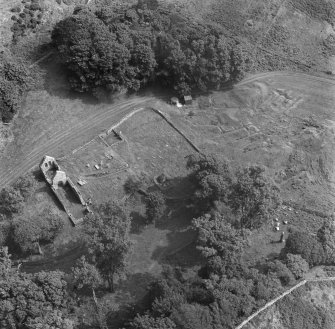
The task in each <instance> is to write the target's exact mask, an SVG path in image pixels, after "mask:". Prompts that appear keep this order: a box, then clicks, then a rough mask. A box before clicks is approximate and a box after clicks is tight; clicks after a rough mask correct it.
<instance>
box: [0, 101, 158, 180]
mask: <svg viewBox="0 0 335 329" xmlns="http://www.w3.org/2000/svg"><path fill="white" fill-rule="evenodd" d="M152 99H153V98H151V97H141V98H135V99H131V100H127V101H122V102H120V103H118V104H116V105H113V106H111V107H110V108H109V110H108V111H107V112H104V113H99V114H95V115H91V116H89V117H87V118H86V119H85V120H83V121H82V122H79V123H78V124H77V125H75V126H73V127H72V128H71V129H67V130H60V131H56V132H54V133H53V134H52V135H51V136H50V137H49V138H48V140H46V141H44V142H43V143H41V144H40V145H39V146H38V147H36V148H34V149H33V150H31V152H29V153H28V154H22V156H21V157H20V158H13V159H10V162H11V163H2V164H0V168H1V173H0V187H4V186H6V185H8V184H10V183H12V182H13V181H15V180H16V179H17V178H18V177H19V176H21V175H22V174H24V173H25V172H27V171H29V170H30V169H31V168H33V167H34V166H36V165H37V164H38V163H39V161H40V160H41V158H42V157H43V155H45V154H46V153H49V154H53V155H56V156H59V155H60V154H59V153H58V152H59V150H60V148H61V147H64V146H66V143H67V141H68V140H73V139H75V138H78V137H80V136H83V138H87V136H89V135H92V133H95V132H97V131H99V127H101V126H102V125H103V124H104V125H105V124H106V122H108V123H109V122H110V125H112V124H113V123H115V122H117V121H118V120H120V119H122V118H123V117H124V116H125V115H127V114H128V113H129V112H130V111H132V110H133V109H134V107H135V106H140V105H141V104H143V103H145V102H148V101H150V100H152ZM57 151H58V152H57ZM68 151H70V150H68Z"/></svg>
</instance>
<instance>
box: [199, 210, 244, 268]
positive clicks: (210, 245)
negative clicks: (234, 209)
mask: <svg viewBox="0 0 335 329" xmlns="http://www.w3.org/2000/svg"><path fill="white" fill-rule="evenodd" d="M193 227H194V228H195V229H196V230H197V232H198V239H197V248H198V249H199V250H200V251H201V253H202V254H203V256H204V257H205V258H206V259H207V262H208V266H209V267H210V270H211V271H213V272H215V273H226V272H227V270H228V269H229V267H231V266H235V265H236V264H237V263H239V261H240V256H241V254H242V251H243V246H244V241H243V239H242V238H241V236H240V235H239V233H238V231H237V230H236V229H235V228H234V227H232V225H231V224H229V223H228V222H227V221H226V220H225V218H224V217H223V216H222V215H220V214H217V213H216V214H213V215H208V214H207V215H204V216H202V217H199V218H197V219H194V220H193Z"/></svg>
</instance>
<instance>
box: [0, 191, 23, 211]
mask: <svg viewBox="0 0 335 329" xmlns="http://www.w3.org/2000/svg"><path fill="white" fill-rule="evenodd" d="M22 207H23V197H22V195H21V193H20V192H19V191H18V190H16V189H14V188H12V187H5V188H3V189H2V190H1V191H0V213H1V214H4V215H6V216H9V217H12V216H13V215H14V214H17V213H19V212H20V211H21V210H22Z"/></svg>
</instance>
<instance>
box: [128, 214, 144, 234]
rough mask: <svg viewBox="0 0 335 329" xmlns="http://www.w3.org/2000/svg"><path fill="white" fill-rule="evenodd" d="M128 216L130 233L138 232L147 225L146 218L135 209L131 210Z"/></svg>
mask: <svg viewBox="0 0 335 329" xmlns="http://www.w3.org/2000/svg"><path fill="white" fill-rule="evenodd" d="M130 216H131V218H132V221H131V227H130V233H131V234H140V233H141V232H142V231H143V229H144V228H145V226H146V225H147V219H146V218H145V217H144V216H143V215H142V214H140V213H139V212H137V211H132V212H131V213H130Z"/></svg>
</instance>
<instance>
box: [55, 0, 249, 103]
mask: <svg viewBox="0 0 335 329" xmlns="http://www.w3.org/2000/svg"><path fill="white" fill-rule="evenodd" d="M52 39H53V42H54V44H55V46H56V47H57V50H58V52H59V54H60V56H61V59H62V62H63V63H64V65H65V66H66V68H67V69H68V71H69V79H70V83H71V86H72V88H73V89H74V90H76V91H80V92H91V93H93V94H94V95H96V96H97V97H98V98H99V97H101V96H102V95H104V92H106V91H109V92H116V91H120V90H127V91H137V90H139V89H140V88H142V87H144V86H146V85H147V84H148V83H150V82H159V83H160V84H162V85H164V86H167V87H169V88H172V89H174V90H175V91H176V92H178V93H179V94H180V95H183V94H189V93H190V92H191V91H193V90H202V91H206V90H209V89H219V88H221V87H222V86H223V85H224V84H225V83H227V82H234V81H237V80H239V79H240V78H241V77H242V76H243V73H244V71H245V66H246V58H245V56H244V53H243V49H242V48H241V47H240V45H239V44H237V43H236V42H235V41H233V40H231V39H228V38H226V37H224V35H223V33H222V31H221V30H220V28H219V27H215V26H212V25H209V24H207V25H205V24H201V23H198V22H196V21H194V20H192V18H188V17H184V16H182V15H181V14H179V13H178V12H176V11H175V10H174V9H173V8H166V7H160V6H158V4H157V3H156V2H155V1H151V2H149V3H148V4H143V3H142V2H139V3H138V4H137V5H135V6H133V7H129V6H128V7H127V6H121V7H120V8H111V7H102V8H101V9H99V10H96V11H95V12H92V11H90V10H88V9H87V8H85V7H83V8H81V7H79V8H77V9H76V10H75V11H74V13H73V15H72V16H71V17H68V18H65V19H64V20H62V21H60V22H59V23H58V24H57V25H56V27H55V28H54V30H53V33H52Z"/></svg>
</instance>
